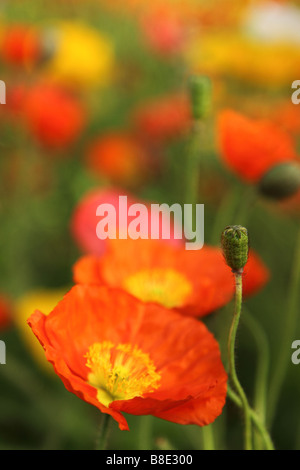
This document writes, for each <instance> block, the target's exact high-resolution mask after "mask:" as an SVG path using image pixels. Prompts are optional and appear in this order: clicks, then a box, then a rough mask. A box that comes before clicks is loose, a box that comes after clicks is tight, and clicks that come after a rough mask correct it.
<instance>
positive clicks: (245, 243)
mask: <svg viewBox="0 0 300 470" xmlns="http://www.w3.org/2000/svg"><path fill="white" fill-rule="evenodd" d="M221 244H222V249H223V254H224V257H225V260H226V263H227V264H228V266H229V267H230V268H231V269H232V272H234V273H242V272H243V269H244V266H245V264H246V263H247V261H248V254H249V237H248V230H247V229H246V228H245V227H242V226H241V225H230V226H228V227H226V228H225V230H224V231H223V233H222V238H221Z"/></svg>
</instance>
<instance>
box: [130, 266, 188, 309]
mask: <svg viewBox="0 0 300 470" xmlns="http://www.w3.org/2000/svg"><path fill="white" fill-rule="evenodd" d="M124 288H125V290H126V291H127V292H129V293H130V294H132V295H134V296H135V297H137V298H138V299H140V300H142V301H143V302H157V303H159V304H161V305H164V306H165V307H167V308H173V307H179V306H181V305H182V304H183V302H184V301H185V299H186V297H187V296H188V295H189V294H190V293H191V291H192V287H191V284H190V282H189V281H188V280H187V279H186V277H185V276H183V275H182V274H181V273H179V272H177V271H174V270H173V269H145V270H144V271H139V272H137V273H136V274H133V275H132V276H130V277H128V278H127V279H126V280H125V281H124Z"/></svg>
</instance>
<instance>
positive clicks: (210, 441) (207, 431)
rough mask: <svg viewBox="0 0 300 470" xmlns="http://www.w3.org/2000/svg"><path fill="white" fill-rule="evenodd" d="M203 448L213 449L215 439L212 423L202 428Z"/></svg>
mask: <svg viewBox="0 0 300 470" xmlns="http://www.w3.org/2000/svg"><path fill="white" fill-rule="evenodd" d="M202 440H203V450H215V439H214V430H213V425H212V424H210V425H208V426H204V427H203V428H202Z"/></svg>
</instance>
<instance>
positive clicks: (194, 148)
mask: <svg viewBox="0 0 300 470" xmlns="http://www.w3.org/2000/svg"><path fill="white" fill-rule="evenodd" d="M202 126H203V123H202V122H201V121H194V122H193V128H192V135H191V138H190V142H189V148H188V151H187V156H186V161H185V173H186V181H185V201H184V202H185V203H186V204H193V206H194V205H195V204H196V203H197V200H198V188H199V176H200V168H199V160H200V155H201V147H200V139H201V136H202V135H203V129H202Z"/></svg>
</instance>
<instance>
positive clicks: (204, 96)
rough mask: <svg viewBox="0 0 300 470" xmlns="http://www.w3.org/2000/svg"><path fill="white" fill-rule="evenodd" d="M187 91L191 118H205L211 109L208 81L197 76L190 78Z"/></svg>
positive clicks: (210, 91)
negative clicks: (188, 91)
mask: <svg viewBox="0 0 300 470" xmlns="http://www.w3.org/2000/svg"><path fill="white" fill-rule="evenodd" d="M189 90H190V100H191V108H192V116H193V118H194V119H203V118H205V117H206V116H207V115H208V114H209V112H210V109H211V95H212V87H211V81H210V79H209V78H208V77H204V76H197V75H194V76H192V77H190V81H189Z"/></svg>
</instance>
